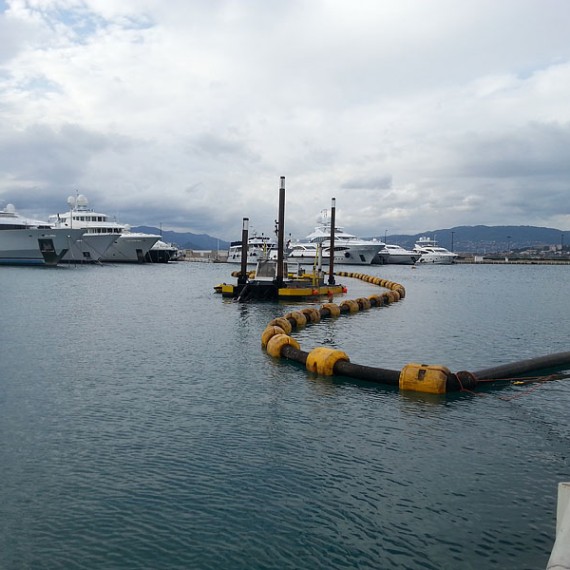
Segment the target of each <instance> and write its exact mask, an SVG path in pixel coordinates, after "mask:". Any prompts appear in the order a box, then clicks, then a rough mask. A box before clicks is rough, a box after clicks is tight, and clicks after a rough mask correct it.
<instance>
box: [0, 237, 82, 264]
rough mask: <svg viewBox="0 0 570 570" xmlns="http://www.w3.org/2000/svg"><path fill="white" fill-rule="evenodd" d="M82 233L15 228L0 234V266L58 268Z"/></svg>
mask: <svg viewBox="0 0 570 570" xmlns="http://www.w3.org/2000/svg"><path fill="white" fill-rule="evenodd" d="M84 231H85V230H72V229H68V228H66V229H55V228H49V229H36V228H26V229H15V230H2V231H0V264H3V265H50V266H53V265H57V264H58V263H59V262H60V261H61V259H62V258H63V256H64V255H65V254H66V253H67V252H68V251H69V250H70V249H71V247H72V246H73V244H74V243H75V242H76V241H77V240H78V239H80V238H81V236H82V235H83V233H84Z"/></svg>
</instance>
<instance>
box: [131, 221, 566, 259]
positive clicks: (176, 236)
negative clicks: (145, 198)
mask: <svg viewBox="0 0 570 570" xmlns="http://www.w3.org/2000/svg"><path fill="white" fill-rule="evenodd" d="M132 229H133V231H138V232H144V233H152V234H162V239H163V240H164V241H167V242H172V243H174V244H176V245H177V246H178V247H179V248H181V249H193V250H220V251H223V250H227V249H228V248H229V246H230V244H229V242H227V241H224V240H221V239H218V238H215V237H212V236H209V235H208V234H193V233H190V232H172V231H164V230H163V231H162V232H161V231H160V230H159V229H158V228H153V227H150V226H138V227H136V228H132ZM421 236H428V237H430V238H435V239H436V240H437V242H438V243H439V244H440V245H441V246H443V247H446V248H447V249H450V250H453V251H458V252H474V253H477V252H490V251H507V250H511V249H523V248H531V247H544V246H549V245H566V246H567V245H570V232H563V231H562V230H557V229H554V228H542V227H538V226H456V227H453V228H446V229H440V230H430V231H426V232H422V233H420V234H415V235H405V234H388V235H387V236H386V240H387V242H388V243H397V244H400V245H402V246H404V247H407V248H412V247H413V246H414V244H415V243H416V241H417V240H418V238H419V237H421ZM372 237H374V238H376V239H378V240H381V241H383V240H384V237H385V236H384V235H377V236H372Z"/></svg>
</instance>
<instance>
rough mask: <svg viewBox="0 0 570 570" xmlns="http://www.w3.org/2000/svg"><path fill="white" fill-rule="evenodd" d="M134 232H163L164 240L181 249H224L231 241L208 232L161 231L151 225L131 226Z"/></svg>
mask: <svg viewBox="0 0 570 570" xmlns="http://www.w3.org/2000/svg"><path fill="white" fill-rule="evenodd" d="M131 231H133V232H143V233H145V234H161V235H162V239H163V240H164V241H167V242H170V243H173V244H175V245H177V246H178V247H179V248H180V249H193V250H209V251H212V250H214V251H216V250H219V251H224V250H226V249H228V248H229V247H230V244H229V242H227V241H224V240H221V239H218V238H215V237H212V236H209V235H208V234H193V233H190V232H170V231H166V230H162V231H160V230H159V229H158V228H153V227H150V226H138V227H136V228H131Z"/></svg>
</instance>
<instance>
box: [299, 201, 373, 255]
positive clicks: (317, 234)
mask: <svg viewBox="0 0 570 570" xmlns="http://www.w3.org/2000/svg"><path fill="white" fill-rule="evenodd" d="M330 239H331V220H330V219H329V217H328V210H322V211H321V213H320V215H319V217H318V219H317V226H316V227H315V230H314V231H313V232H312V233H310V234H309V235H308V236H307V237H306V238H305V241H303V242H296V243H292V244H291V245H290V252H289V255H288V257H289V259H291V261H296V262H299V263H302V264H307V263H309V264H312V263H313V262H314V260H315V255H316V251H317V247H316V245H317V244H319V243H320V244H321V245H322V257H323V261H326V260H327V259H330ZM383 247H384V242H382V241H379V240H375V239H374V240H367V239H360V238H358V237H356V236H355V235H353V234H350V233H348V232H345V231H344V228H343V227H342V226H337V225H336V223H335V230H334V262H335V263H339V264H344V265H370V264H371V263H372V260H373V259H374V257H375V256H376V254H377V253H378V252H379V251H380V250H381V249H382V248H383Z"/></svg>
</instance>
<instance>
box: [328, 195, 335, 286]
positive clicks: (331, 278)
mask: <svg viewBox="0 0 570 570" xmlns="http://www.w3.org/2000/svg"><path fill="white" fill-rule="evenodd" d="M335 218H336V198H333V199H332V201H331V239H330V255H329V285H334V230H335V224H336V222H335Z"/></svg>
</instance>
